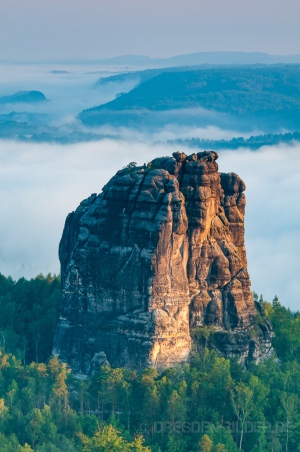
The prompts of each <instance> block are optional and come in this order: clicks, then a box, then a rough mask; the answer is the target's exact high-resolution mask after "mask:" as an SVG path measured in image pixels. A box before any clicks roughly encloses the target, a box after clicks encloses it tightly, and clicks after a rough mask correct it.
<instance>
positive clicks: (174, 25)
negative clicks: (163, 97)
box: [0, 0, 300, 60]
mask: <svg viewBox="0 0 300 452" xmlns="http://www.w3.org/2000/svg"><path fill="white" fill-rule="evenodd" d="M0 11H1V15H0V42H1V46H0V60H4V59H15V60H48V59H55V58H59V59H61V58H62V59H64V58H107V57H112V56H117V55H124V54H143V55H150V56H160V57H162V56H164V57H165V56H172V55H178V54H183V53H192V52H198V51H220V50H221V51H228V50H231V51H262V52H268V53H272V54H295V53H300V27H299V17H300V2H299V0H251V1H250V0H226V1H225V0H184V1H183V0H152V1H149V0H146V1H145V0H144V1H143V0H9V1H8V0H0Z"/></svg>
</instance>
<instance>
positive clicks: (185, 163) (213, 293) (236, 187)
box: [53, 152, 271, 374]
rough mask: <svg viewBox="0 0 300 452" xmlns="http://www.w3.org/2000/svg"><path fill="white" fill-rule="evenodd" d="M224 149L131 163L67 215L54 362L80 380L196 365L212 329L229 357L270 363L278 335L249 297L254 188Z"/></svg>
mask: <svg viewBox="0 0 300 452" xmlns="http://www.w3.org/2000/svg"><path fill="white" fill-rule="evenodd" d="M217 158H218V155H217V153H215V152H199V153H198V154H192V155H190V156H187V155H186V154H184V153H180V152H176V153H174V154H173V157H162V158H158V159H155V160H153V161H152V162H151V163H149V164H148V165H145V166H143V167H135V166H134V165H129V166H128V167H126V168H123V169H122V170H120V171H118V172H117V174H116V175H115V176H114V177H113V178H112V179H111V180H110V181H109V182H108V184H107V185H105V187H104V188H103V191H102V193H101V194H99V195H96V194H93V195H91V196H90V197H89V198H88V199H86V200H84V201H83V202H82V203H81V204H80V206H79V207H78V208H77V210H76V211H75V212H72V213H71V214H69V215H68V217H67V220H66V224H65V228H64V232H63V236H62V239H61V243H60V248H59V256H60V261H61V276H62V288H63V302H62V306H61V309H60V320H59V324H58V326H57V331H56V335H55V340H54V350H53V353H54V354H56V355H58V356H59V358H60V359H61V360H63V361H65V362H67V363H68V364H69V365H70V366H71V367H72V368H73V370H74V371H75V372H79V373H84V374H89V373H93V372H96V370H97V368H98V367H99V366H100V365H103V364H107V363H110V365H112V366H114V367H115V366H125V367H128V368H133V369H137V370H139V369H143V368H145V367H147V366H156V367H157V368H159V369H163V368H166V367H168V366H171V365H174V364H176V363H182V362H184V361H186V360H187V359H188V357H189V355H190V351H191V345H192V344H191V342H192V341H191V332H193V331H198V329H199V331H201V328H202V327H204V326H210V327H211V328H210V330H213V331H215V338H214V341H213V346H214V347H215V348H216V350H218V351H219V353H221V354H222V355H223V356H226V357H235V356H236V357H239V359H240V360H242V361H246V360H259V359H261V358H262V357H263V356H265V355H267V354H268V353H270V351H271V342H270V339H271V329H270V325H269V324H268V322H267V320H266V319H265V317H264V315H263V313H262V312H258V310H257V307H256V306H255V303H254V300H253V297H252V293H251V290H250V279H249V275H248V271H247V260H246V250H245V244H244V212H245V196H244V193H243V192H244V190H245V184H244V182H243V181H242V180H241V178H240V177H239V176H238V175H236V174H235V173H229V174H224V173H219V172H218V165H217V163H216V160H217Z"/></svg>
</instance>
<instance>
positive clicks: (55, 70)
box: [50, 69, 70, 75]
mask: <svg viewBox="0 0 300 452" xmlns="http://www.w3.org/2000/svg"><path fill="white" fill-rule="evenodd" d="M50 74H56V75H61V74H70V72H69V71H61V70H58V69H54V70H53V71H50Z"/></svg>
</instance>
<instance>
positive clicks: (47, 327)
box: [0, 275, 300, 452]
mask: <svg viewBox="0 0 300 452" xmlns="http://www.w3.org/2000/svg"><path fill="white" fill-rule="evenodd" d="M59 287H60V281H59V278H58V277H55V276H51V275H48V276H46V277H44V276H42V275H39V276H37V277H36V278H33V279H31V280H30V281H28V280H26V279H24V278H21V279H19V280H18V281H13V280H12V279H11V278H7V277H5V276H3V275H1V276H0V303H1V314H2V316H1V334H0V340H1V350H0V380H1V385H0V450H1V452H32V451H33V450H34V451H36V452H64V451H65V452H77V451H78V452H238V451H244V452H271V451H273V452H275V451H276V452H280V451H283V450H284V451H290V452H296V451H299V450H300V447H299V438H300V414H299V413H300V314H299V312H292V311H291V310H290V309H287V308H285V307H284V306H282V305H281V303H280V302H279V300H278V298H277V297H276V296H275V298H274V300H273V302H272V303H268V302H267V301H265V300H264V299H263V297H260V298H259V297H258V296H257V295H256V294H255V293H254V299H255V301H256V303H259V305H260V308H261V309H264V310H265V312H266V315H267V316H268V318H269V319H270V320H271V322H272V324H273V328H274V333H275V334H274V338H273V346H274V349H275V353H276V354H274V356H273V358H271V359H268V360H266V361H264V362H261V363H259V364H257V365H255V364H253V363H252V364H251V365H250V366H249V367H248V368H247V369H244V368H243V367H241V366H240V365H239V363H238V362H237V361H236V360H232V361H230V360H226V359H224V358H221V357H219V356H218V355H217V354H216V352H214V351H213V350H208V349H207V347H206V344H207V338H208V337H211V338H212V343H213V335H214V330H213V328H205V329H201V328H199V329H198V330H196V331H195V333H194V349H193V353H192V356H191V359H190V362H189V363H187V364H186V365H184V366H182V367H179V366H178V367H175V368H170V369H167V370H166V371H164V372H163V373H161V374H159V373H158V372H157V371H156V370H155V369H146V370H145V371H144V372H143V373H141V374H137V373H136V372H133V371H129V370H126V369H111V368H109V367H107V366H104V367H102V368H101V370H100V372H99V373H97V374H95V375H93V377H91V378H88V379H84V378H82V377H81V378H78V376H76V375H73V374H72V372H71V371H70V369H68V368H67V367H66V365H65V364H63V363H59V362H58V360H57V358H56V357H51V341H52V339H53V334H54V332H53V329H54V327H55V322H56V320H57V315H58V305H59V302H60V289H59ZM257 321H258V322H259V321H260V320H259V318H258V319H257ZM24 345H25V348H27V352H26V353H25V354H24V349H23V347H24ZM37 345H38V347H37V348H36V346H37ZM36 351H38V354H36ZM41 360H43V362H41Z"/></svg>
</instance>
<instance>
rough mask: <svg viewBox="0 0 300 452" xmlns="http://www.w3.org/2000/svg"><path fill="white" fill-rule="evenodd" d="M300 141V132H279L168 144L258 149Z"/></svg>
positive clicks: (179, 140)
mask: <svg viewBox="0 0 300 452" xmlns="http://www.w3.org/2000/svg"><path fill="white" fill-rule="evenodd" d="M299 141H300V132H294V133H278V134H271V133H269V134H266V135H256V136H251V137H250V138H243V137H238V138H232V139H231V140H208V139H201V138H191V139H185V140H181V139H177V140H168V141H167V143H168V144H179V145H182V146H188V147H191V148H200V149H212V150H216V151H219V150H222V149H239V148H247V149H251V150H257V149H259V148H261V147H262V146H274V145H278V144H280V143H287V144H291V143H293V142H299Z"/></svg>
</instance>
